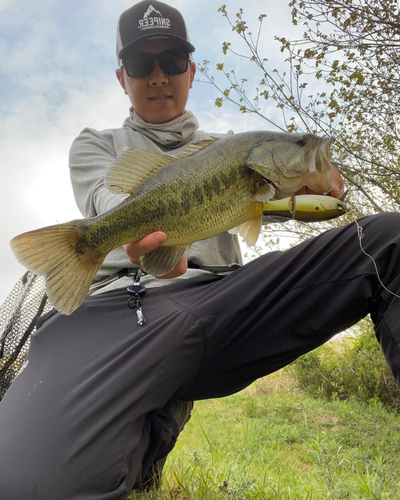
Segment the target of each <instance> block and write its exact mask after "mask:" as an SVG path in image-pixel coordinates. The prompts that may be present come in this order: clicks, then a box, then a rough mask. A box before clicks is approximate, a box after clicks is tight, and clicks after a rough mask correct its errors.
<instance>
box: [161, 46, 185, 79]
mask: <svg viewBox="0 0 400 500" xmlns="http://www.w3.org/2000/svg"><path fill="white" fill-rule="evenodd" d="M188 60H189V56H188V54H182V53H180V52H175V53H172V52H171V53H169V54H165V55H164V56H163V57H160V58H159V60H158V63H159V65H160V68H161V69H162V70H163V71H164V73H166V74H167V75H170V76H173V75H181V74H182V73H185V71H186V70H187V69H188Z"/></svg>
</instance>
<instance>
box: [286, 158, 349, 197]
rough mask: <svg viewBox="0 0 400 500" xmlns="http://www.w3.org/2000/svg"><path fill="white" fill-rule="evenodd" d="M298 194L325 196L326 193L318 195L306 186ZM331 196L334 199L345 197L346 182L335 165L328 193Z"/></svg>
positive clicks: (332, 168) (332, 166)
mask: <svg viewBox="0 0 400 500" xmlns="http://www.w3.org/2000/svg"><path fill="white" fill-rule="evenodd" d="M298 194H324V193H316V192H315V191H312V190H311V189H310V188H308V187H306V186H304V187H302V188H301V189H300V190H299V191H297V193H295V195H298ZM328 194H329V196H333V197H334V198H338V199H339V200H340V198H341V197H342V196H343V195H344V182H343V179H342V176H341V175H340V172H339V170H338V169H337V168H336V167H335V165H332V164H331V191H330V193H328Z"/></svg>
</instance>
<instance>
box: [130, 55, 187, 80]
mask: <svg viewBox="0 0 400 500" xmlns="http://www.w3.org/2000/svg"><path fill="white" fill-rule="evenodd" d="M154 61H158V64H159V65H160V68H161V70H162V71H163V72H164V73H165V74H167V75H169V76H173V75H181V74H182V73H185V71H186V70H187V69H188V62H189V55H188V54H185V53H182V52H177V51H165V52H162V53H161V54H135V56H134V57H132V59H126V60H125V61H124V62H123V64H124V67H125V70H126V72H127V74H128V76H130V77H131V78H144V77H146V76H149V75H150V74H151V72H152V71H153V69H154Z"/></svg>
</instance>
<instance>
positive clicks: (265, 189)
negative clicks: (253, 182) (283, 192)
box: [254, 183, 275, 203]
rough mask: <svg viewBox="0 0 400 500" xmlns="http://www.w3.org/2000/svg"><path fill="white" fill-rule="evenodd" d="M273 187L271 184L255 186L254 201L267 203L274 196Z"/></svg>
mask: <svg viewBox="0 0 400 500" xmlns="http://www.w3.org/2000/svg"><path fill="white" fill-rule="evenodd" d="M274 194H275V188H274V186H273V185H272V184H268V183H266V184H261V185H260V186H259V187H257V190H256V194H255V195H254V201H259V202H261V203H268V202H269V200H270V199H271V198H272V197H273V196H274Z"/></svg>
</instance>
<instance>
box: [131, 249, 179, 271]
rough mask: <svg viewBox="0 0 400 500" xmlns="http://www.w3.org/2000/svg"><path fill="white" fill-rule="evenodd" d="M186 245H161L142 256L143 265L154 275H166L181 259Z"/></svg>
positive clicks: (141, 263)
mask: <svg viewBox="0 0 400 500" xmlns="http://www.w3.org/2000/svg"><path fill="white" fill-rule="evenodd" d="M186 248H187V247H186V246H178V247H166V246H161V247H158V248H156V249H155V250H152V251H151V252H149V253H146V255H142V256H141V257H140V265H141V267H142V268H143V269H144V270H145V271H146V272H147V273H149V274H152V275H153V276H164V275H165V274H167V273H169V272H170V271H172V269H174V267H175V266H176V265H177V264H178V262H179V261H180V260H181V257H182V255H183V254H184V252H185V250H186Z"/></svg>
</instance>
